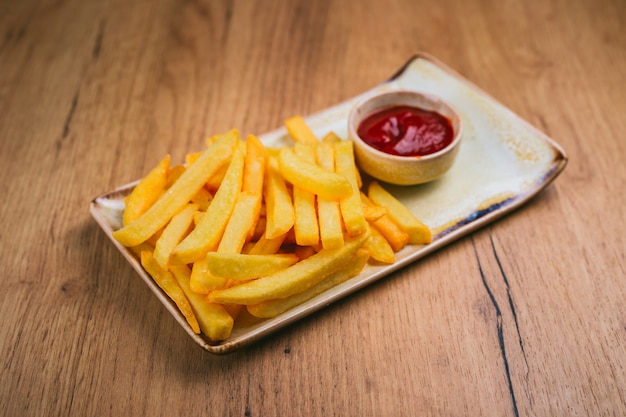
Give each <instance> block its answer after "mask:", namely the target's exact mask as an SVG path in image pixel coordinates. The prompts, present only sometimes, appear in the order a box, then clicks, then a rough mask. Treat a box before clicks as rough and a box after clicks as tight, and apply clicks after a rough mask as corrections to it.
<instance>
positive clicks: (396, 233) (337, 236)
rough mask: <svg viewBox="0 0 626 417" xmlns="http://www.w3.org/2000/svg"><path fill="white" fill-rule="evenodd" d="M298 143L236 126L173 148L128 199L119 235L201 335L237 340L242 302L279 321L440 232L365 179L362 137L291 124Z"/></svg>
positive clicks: (252, 311)
mask: <svg viewBox="0 0 626 417" xmlns="http://www.w3.org/2000/svg"><path fill="white" fill-rule="evenodd" d="M285 125H286V127H287V131H288V132H289V135H290V136H291V138H292V139H293V146H285V147H282V148H280V149H273V148H266V147H265V146H264V145H263V143H262V142H261V141H260V140H259V139H258V138H257V137H256V136H254V135H248V137H247V138H246V140H245V141H244V140H242V139H241V138H240V134H239V132H238V131H237V130H231V131H229V132H226V133H224V134H220V135H215V136H214V137H211V138H209V139H207V148H206V150H204V151H203V152H198V153H192V154H189V155H187V157H186V160H185V163H184V164H181V165H175V166H171V160H170V156H166V157H165V158H164V159H163V160H162V161H160V162H159V164H158V165H157V166H156V167H154V168H153V169H152V170H151V171H150V172H149V173H148V174H147V175H146V176H145V177H144V178H143V179H142V180H141V181H140V182H139V183H138V184H137V186H136V187H135V188H134V189H133V191H132V192H131V194H130V195H129V196H128V197H127V198H126V200H125V210H124V214H123V227H122V228H120V229H119V230H116V231H114V232H113V237H114V238H115V239H116V240H117V241H119V242H120V243H121V244H122V245H124V246H126V247H128V248H131V249H132V250H133V252H134V253H135V254H136V255H137V256H138V257H139V259H140V260H141V265H142V266H143V268H144V269H145V270H146V272H147V273H148V274H149V275H150V276H151V277H152V278H153V279H154V281H155V282H156V283H157V284H158V285H159V286H160V287H161V289H162V290H163V291H164V292H165V293H166V294H167V295H168V296H169V297H170V298H171V299H172V300H173V302H174V303H176V305H177V306H178V308H179V309H180V311H181V313H182V314H183V315H184V316H185V318H186V320H187V322H188V323H189V325H190V326H191V328H192V329H193V331H194V332H195V333H197V334H200V333H202V334H203V335H204V336H205V337H206V338H207V339H209V340H210V341H213V342H217V341H221V340H225V339H227V338H228V337H229V336H230V334H231V331H232V328H233V326H234V323H235V320H236V319H237V316H238V315H239V313H240V312H241V310H242V308H246V309H247V311H248V312H249V313H250V314H251V315H253V316H255V317H259V318H270V317H275V316H277V315H279V314H281V313H283V312H285V311H287V310H289V309H291V308H293V307H294V306H297V305H299V304H301V303H303V302H304V301H306V300H309V299H311V298H313V297H315V296H316V295H318V294H321V293H322V292H324V291H326V290H327V289H329V288H332V287H333V286H335V285H338V284H339V283H341V282H344V281H346V280H348V279H350V278H351V277H354V276H356V275H358V274H359V273H360V272H361V270H362V269H363V268H364V267H365V265H366V264H367V263H368V262H377V263H384V264H390V263H393V262H395V253H396V252H398V251H399V250H401V249H402V248H404V247H405V246H406V245H408V244H416V245H417V244H427V243H430V242H431V241H432V234H431V231H430V230H429V228H428V227H427V226H425V225H424V224H423V223H422V222H421V221H419V220H418V219H417V218H415V216H414V215H413V214H412V213H411V212H410V211H409V210H408V209H407V208H406V207H405V206H404V205H403V204H402V203H401V202H400V201H398V200H397V199H396V198H395V197H394V196H393V195H392V194H390V193H389V192H387V191H386V190H385V189H384V188H383V187H382V186H381V185H380V184H379V183H378V182H376V181H370V182H369V183H368V184H367V186H366V185H365V184H363V180H362V177H361V175H360V173H359V170H358V168H357V166H356V163H355V159H354V154H353V149H352V143H351V142H350V141H345V140H341V139H340V138H338V137H337V136H336V135H335V134H334V133H332V132H329V133H328V135H326V136H325V137H323V138H321V139H318V138H317V137H316V136H315V135H314V134H313V132H312V131H311V129H310V128H309V126H307V124H306V123H305V121H304V119H303V118H302V117H300V116H294V117H291V118H289V119H287V120H286V121H285Z"/></svg>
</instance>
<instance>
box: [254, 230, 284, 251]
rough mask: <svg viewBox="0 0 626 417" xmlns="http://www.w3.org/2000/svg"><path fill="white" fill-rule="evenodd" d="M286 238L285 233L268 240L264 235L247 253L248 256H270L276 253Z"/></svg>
mask: <svg viewBox="0 0 626 417" xmlns="http://www.w3.org/2000/svg"><path fill="white" fill-rule="evenodd" d="M286 238H287V233H283V234H282V235H280V236H277V237H275V238H272V239H268V238H266V237H265V235H263V236H261V237H260V238H259V240H258V241H257V242H255V243H254V246H252V248H251V249H250V251H249V252H248V254H249V255H271V254H274V253H278V251H279V250H280V247H281V246H282V244H283V242H284V241H285V239H286Z"/></svg>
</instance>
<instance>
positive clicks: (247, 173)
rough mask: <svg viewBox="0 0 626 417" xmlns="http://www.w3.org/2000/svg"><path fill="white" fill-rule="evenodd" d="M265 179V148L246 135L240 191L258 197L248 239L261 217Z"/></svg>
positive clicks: (256, 139)
mask: <svg viewBox="0 0 626 417" xmlns="http://www.w3.org/2000/svg"><path fill="white" fill-rule="evenodd" d="M264 177H265V146H263V143H262V142H261V141H260V140H259V138H258V137H256V136H254V135H248V139H247V140H246V157H245V162H244V168H243V185H242V187H241V189H242V191H245V192H249V193H252V194H255V195H258V196H259V199H258V201H257V205H256V206H255V207H254V208H253V212H252V219H253V223H252V228H251V229H250V235H249V237H252V235H253V234H254V231H255V228H256V225H257V224H258V222H259V218H260V216H261V207H262V203H263V178H264Z"/></svg>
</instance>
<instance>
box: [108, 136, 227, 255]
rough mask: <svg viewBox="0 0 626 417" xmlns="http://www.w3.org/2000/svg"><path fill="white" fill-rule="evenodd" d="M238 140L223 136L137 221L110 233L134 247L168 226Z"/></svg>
mask: <svg viewBox="0 0 626 417" xmlns="http://www.w3.org/2000/svg"><path fill="white" fill-rule="evenodd" d="M237 140H238V139H237V136H236V135H233V134H226V135H224V137H223V138H222V140H220V141H218V142H217V143H216V144H215V145H214V146H212V147H210V148H209V149H207V150H206V151H205V152H204V154H203V155H202V156H201V157H200V158H198V160H197V161H196V162H195V163H194V164H193V166H191V167H190V168H189V169H187V170H185V172H184V173H183V174H182V175H181V176H180V178H179V179H178V181H176V182H175V183H174V184H173V185H172V186H171V187H170V188H169V189H168V190H167V191H166V192H165V193H164V194H163V195H162V196H161V198H159V199H158V200H157V202H156V203H154V204H153V205H152V206H151V207H150V208H149V209H148V210H147V211H146V212H145V213H144V214H142V215H141V216H140V217H139V218H138V219H137V220H135V221H133V222H131V223H129V224H128V225H126V226H124V227H122V228H121V229H119V230H116V231H114V232H113V237H114V238H115V239H116V240H117V241H118V242H120V243H121V244H122V245H124V246H127V247H129V246H137V245H139V244H140V243H141V242H144V241H146V240H147V239H148V238H149V237H150V236H152V235H153V234H155V233H156V232H157V231H158V230H159V229H161V228H162V227H163V226H165V225H166V224H167V222H169V221H170V219H171V218H172V217H173V216H174V215H175V214H176V213H178V212H179V211H180V210H181V209H182V208H183V207H185V205H186V204H187V203H188V202H189V201H190V200H191V197H193V196H194V195H195V194H196V193H197V192H198V190H199V189H200V188H202V186H203V185H204V183H205V182H206V180H207V178H209V177H210V176H211V175H212V174H213V173H215V171H216V170H217V169H219V168H220V166H221V165H222V164H223V163H225V162H226V161H227V160H228V158H230V156H231V155H232V152H233V149H234V147H235V146H236V144H237Z"/></svg>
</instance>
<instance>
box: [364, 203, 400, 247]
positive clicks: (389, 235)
mask: <svg viewBox="0 0 626 417" xmlns="http://www.w3.org/2000/svg"><path fill="white" fill-rule="evenodd" d="M361 200H362V201H363V202H364V203H365V204H367V205H374V202H373V201H372V200H370V199H369V198H368V197H367V196H366V195H365V194H363V193H361ZM370 224H371V225H372V227H374V228H376V229H378V231H379V232H380V233H381V234H382V235H383V236H384V237H385V239H387V242H389V244H390V245H391V248H392V249H393V251H394V252H398V251H400V250H402V249H403V248H404V247H405V246H406V245H407V244H408V243H409V234H408V233H407V232H405V231H404V230H402V228H400V226H398V225H397V224H396V223H395V222H394V221H393V220H392V219H391V217H390V216H389V215H388V214H384V215H382V216H381V217H380V218H379V219H378V220H376V221H373V222H371V223H370Z"/></svg>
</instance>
